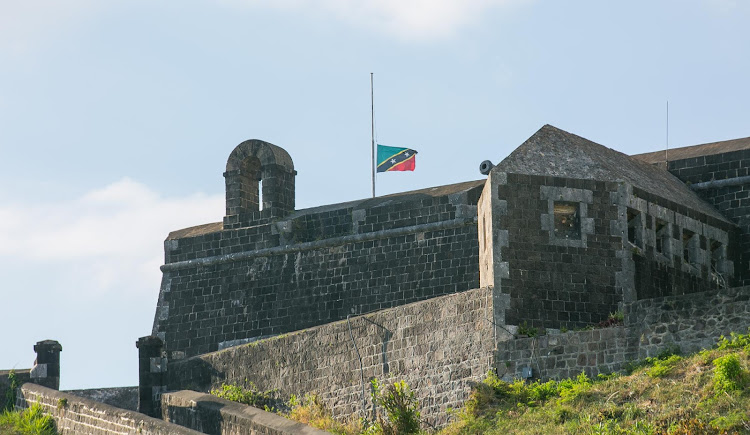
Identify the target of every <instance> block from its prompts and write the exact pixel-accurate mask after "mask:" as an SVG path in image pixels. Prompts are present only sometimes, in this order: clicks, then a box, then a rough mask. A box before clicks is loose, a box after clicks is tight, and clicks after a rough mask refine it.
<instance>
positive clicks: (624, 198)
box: [141, 125, 750, 426]
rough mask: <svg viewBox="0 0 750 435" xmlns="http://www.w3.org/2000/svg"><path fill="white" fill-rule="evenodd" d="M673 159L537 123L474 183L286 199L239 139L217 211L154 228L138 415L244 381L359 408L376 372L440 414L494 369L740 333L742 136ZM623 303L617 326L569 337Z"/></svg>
mask: <svg viewBox="0 0 750 435" xmlns="http://www.w3.org/2000/svg"><path fill="white" fill-rule="evenodd" d="M669 154H670V156H672V157H671V159H669V163H668V164H666V165H665V163H664V162H665V160H664V159H662V156H665V155H666V153H664V152H657V153H650V154H644V155H639V156H632V157H631V156H627V155H625V154H622V153H619V152H617V151H614V150H612V149H609V148H606V147H604V146H602V145H599V144H596V143H594V142H591V141H589V140H587V139H584V138H582V137H579V136H576V135H573V134H570V133H567V132H565V131H562V130H560V129H557V128H555V127H552V126H549V125H547V126H544V127H542V128H541V129H540V130H539V131H537V132H536V133H535V134H534V135H533V136H531V137H530V138H529V139H528V140H527V141H526V142H524V143H523V144H522V145H521V146H519V147H518V148H517V149H516V150H515V151H513V152H512V153H511V154H510V155H509V156H507V157H506V158H505V159H503V160H502V161H501V162H500V163H499V164H498V165H497V166H494V167H492V165H491V164H489V165H487V164H484V163H483V170H482V173H483V174H486V175H487V179H485V180H479V181H472V182H466V183H459V184H454V185H449V186H440V187H435V188H430V189H423V190H419V191H414V192H406V193H401V194H395V195H389V196H384V197H379V198H373V199H366V200H359V201H352V202H347V203H342V204H334V205H328V206H322V207H316V208H311V209H305V210H295V208H294V202H295V201H294V191H295V188H294V178H295V175H296V171H295V170H294V165H293V163H292V159H291V157H290V156H289V154H288V153H286V151H284V150H283V149H281V148H280V147H277V146H275V145H272V144H269V143H266V142H262V141H258V140H251V141H247V142H243V143H242V144H240V145H239V146H237V148H235V150H234V151H232V153H231V155H230V157H229V159H228V161H227V167H226V172H225V173H224V177H225V180H226V189H227V190H226V195H227V196H226V198H227V207H226V216H225V217H224V219H223V221H222V222H217V223H210V224H206V225H201V226H197V227H192V228H186V229H183V230H179V231H174V232H172V233H171V234H170V235H169V237H168V238H167V240H166V241H165V244H164V247H165V264H164V266H162V271H163V280H162V285H161V291H160V295H159V301H158V305H157V309H156V314H155V319H154V327H153V332H152V334H153V336H152V337H150V338H148V340H159V343H162V344H163V347H162V348H161V351H160V352H161V353H162V355H161V356H160V357H159V358H164V357H166V361H165V362H164V364H163V365H161V366H159V367H160V370H162V372H160V374H159V375H158V376H161V380H160V381H155V382H156V383H154V382H152V383H151V384H149V385H148V388H149V389H144V385H142V386H141V390H142V391H141V395H142V400H143V401H144V409H147V408H148V409H152V411H151V412H157V410H158V409H157V407H158V406H159V400H158V399H159V395H160V392H161V391H164V390H176V389H193V390H198V391H202V392H207V391H209V390H210V389H211V388H215V387H217V386H219V385H221V384H222V383H238V384H244V383H246V382H253V383H254V384H255V385H257V386H258V387H259V388H261V389H271V388H275V389H278V390H279V391H280V392H281V393H283V394H286V395H291V394H296V395H299V394H304V393H310V392H314V393H316V394H318V396H319V397H320V398H321V400H323V401H324V402H325V403H326V404H327V405H328V406H329V407H330V408H331V409H333V411H334V413H335V415H336V416H339V417H347V416H349V417H353V416H362V415H365V414H367V413H370V412H372V404H371V403H368V397H369V395H368V394H364V395H363V380H364V381H365V382H364V383H365V384H366V383H367V381H369V379H371V378H373V377H377V378H381V379H385V380H389V381H391V380H399V379H404V380H407V382H409V383H410V385H412V386H413V388H414V389H415V391H416V394H417V397H419V398H420V403H421V406H422V412H423V415H424V416H425V418H426V422H427V424H428V425H435V426H440V425H443V424H445V423H446V422H447V417H446V410H447V408H448V407H455V406H460V405H461V403H463V401H464V400H465V399H466V398H467V397H468V396H467V394H468V392H469V387H470V385H471V384H472V383H473V382H478V381H479V380H480V379H481V378H482V377H483V376H484V375H485V374H486V372H487V371H488V370H495V371H497V372H498V374H499V375H500V376H503V377H506V378H508V379H510V378H514V377H516V378H517V377H523V378H528V379H548V378H560V377H567V376H575V375H576V374H578V373H580V372H582V371H583V372H585V373H587V374H589V375H591V376H593V375H596V374H597V373H605V372H610V371H614V370H619V369H621V368H622V367H623V366H624V364H625V363H627V362H628V361H631V360H633V359H637V358H642V357H645V356H650V355H654V354H655V353H658V352H659V351H660V349H663V348H664V347H665V346H669V345H678V346H682V347H684V348H685V349H686V350H687V349H690V350H692V349H694V348H696V346H707V345H710V344H711V343H712V340H715V339H716V338H717V337H718V336H719V335H721V334H725V333H728V332H730V331H731V330H733V329H734V330H744V329H745V328H747V326H748V325H750V311H748V308H749V307H748V305H747V294H748V287H735V286H737V285H743V284H747V283H748V282H747V279H748V277H750V275H749V274H748V263H750V202H748V201H750V197H748V198H746V196H747V195H750V193H747V192H745V193H747V195H746V194H745V193H743V192H744V190H745V189H746V188H747V186H750V184H749V183H750V178H748V169H747V168H746V167H750V139H738V140H734V141H727V142H718V143H715V144H706V145H699V146H696V147H687V148H678V149H673V150H669ZM667 168H668V170H665V169H667ZM747 189H748V192H750V188H747ZM261 203H262V204H261ZM714 305H717V306H714ZM615 312H622V313H624V317H625V324H624V325H622V326H617V327H612V328H607V329H595V330H593V331H582V332H566V333H562V332H561V331H565V330H570V329H576V328H584V327H587V326H590V325H595V324H597V323H599V322H602V321H604V320H606V319H607V318H608V317H609V316H610V315H612V314H613V313H615ZM530 329H535V330H536V331H538V332H539V333H540V334H541V335H540V336H538V337H531V338H524V337H523V336H520V333H521V332H526V331H528V330H530ZM144 339H146V338H144ZM151 358H157V357H156V356H153V357H151ZM144 361H145V360H144ZM159 361H161V360H159ZM164 367H166V369H164ZM153 368H154V366H153V364H151V366H150V370H152V371H153ZM164 370H165V371H164ZM149 376H151V378H149V379H151V380H152V381H153V380H154V379H155V378H154V377H153V376H156V375H149ZM363 396H364V399H363ZM146 402H148V403H146Z"/></svg>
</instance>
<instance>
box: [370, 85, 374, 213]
mask: <svg viewBox="0 0 750 435" xmlns="http://www.w3.org/2000/svg"><path fill="white" fill-rule="evenodd" d="M372 89H373V73H370V125H371V126H372V131H371V133H372V136H371V137H372V153H371V156H372V162H371V165H370V166H371V167H372V197H373V198H375V96H374V93H373V90H372Z"/></svg>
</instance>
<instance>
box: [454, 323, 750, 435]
mask: <svg viewBox="0 0 750 435" xmlns="http://www.w3.org/2000/svg"><path fill="white" fill-rule="evenodd" d="M749 367H750V331H749V333H748V334H732V335H731V336H730V337H729V338H725V337H722V338H721V339H720V340H719V342H718V344H717V346H716V347H715V348H714V349H711V350H704V351H701V352H699V353H696V354H694V355H691V356H687V357H681V356H679V355H675V349H667V351H665V352H664V353H662V354H660V355H658V356H657V357H654V358H648V359H646V360H644V361H642V362H639V363H638V364H633V365H631V366H630V368H629V370H631V371H630V372H629V373H627V372H626V374H613V375H609V376H600V377H599V378H597V379H594V380H592V379H589V378H588V377H587V376H586V375H585V374H581V375H579V376H578V377H577V378H575V379H565V380H562V381H548V382H544V383H542V382H539V381H537V382H533V383H524V382H523V381H520V380H519V381H515V382H504V381H502V380H500V379H498V378H497V376H495V375H494V373H490V374H488V376H487V378H486V379H485V380H484V381H483V382H482V383H480V384H479V385H477V386H476V387H475V388H474V389H473V390H472V394H471V398H470V400H468V401H467V403H466V405H465V407H464V408H463V409H462V410H460V411H458V412H456V416H457V421H456V422H454V423H453V424H452V425H451V426H449V427H448V428H446V429H445V430H443V431H442V434H443V435H452V434H485V433H487V434H509V433H511V434H512V433H515V434H526V433H545V434H724V433H750V371H749V370H748V368H749Z"/></svg>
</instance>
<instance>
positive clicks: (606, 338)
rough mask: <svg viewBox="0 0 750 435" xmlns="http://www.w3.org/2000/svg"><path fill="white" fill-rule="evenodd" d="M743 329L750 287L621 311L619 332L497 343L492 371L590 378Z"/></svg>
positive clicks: (748, 318) (749, 320)
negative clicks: (632, 362) (580, 374)
mask: <svg viewBox="0 0 750 435" xmlns="http://www.w3.org/2000/svg"><path fill="white" fill-rule="evenodd" d="M748 327H750V286H748V287H737V288H733V289H725V290H720V291H715V292H714V291H712V292H702V293H693V294H689V295H680V296H667V297H661V298H654V299H646V300H642V301H637V302H634V303H632V304H628V305H627V306H626V307H625V325H622V326H617V327H610V328H602V329H594V330H590V331H574V332H566V333H563V334H550V335H544V336H541V337H534V338H518V339H514V340H510V341H505V342H499V343H498V350H497V352H496V354H495V361H496V368H497V372H498V375H499V376H500V377H503V378H505V379H508V380H509V379H513V378H523V371H524V368H529V367H530V368H531V369H532V375H533V378H535V379H542V380H546V379H562V378H566V377H574V376H577V375H578V374H579V373H581V372H585V373H586V375H588V376H589V377H593V376H596V375H597V374H600V373H611V372H614V371H618V370H621V369H623V368H624V366H625V364H627V363H628V362H630V361H638V360H641V359H644V358H647V357H653V356H656V355H658V354H659V353H660V352H662V351H664V350H666V349H668V348H670V347H674V346H678V347H679V348H680V350H681V351H682V352H683V353H692V352H696V351H698V350H700V349H708V348H711V347H713V346H714V345H715V344H716V341H717V340H718V338H719V337H720V336H721V335H726V336H728V335H729V333H730V332H740V333H744V332H746V331H747V329H748Z"/></svg>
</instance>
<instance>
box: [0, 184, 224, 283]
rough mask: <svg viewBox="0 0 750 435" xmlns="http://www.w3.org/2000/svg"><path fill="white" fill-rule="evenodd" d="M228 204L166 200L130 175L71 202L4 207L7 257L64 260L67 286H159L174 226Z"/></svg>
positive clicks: (0, 215)
mask: <svg viewBox="0 0 750 435" xmlns="http://www.w3.org/2000/svg"><path fill="white" fill-rule="evenodd" d="M223 207H224V198H223V195H211V196H209V195H205V194H194V195H191V196H189V197H185V198H161V197H160V196H159V195H158V194H157V193H155V192H154V191H152V190H150V189H149V188H148V187H147V186H145V185H143V184H140V183H138V182H136V181H133V180H130V179H128V178H124V179H122V180H120V181H117V182H115V183H113V184H110V185H108V186H105V187H104V188H101V189H96V190H93V191H91V192H88V193H86V194H84V195H82V196H81V197H80V198H77V199H74V200H71V201H68V202H58V203H48V204H36V205H27V204H11V205H3V206H0V260H1V259H2V258H3V257H6V258H8V259H11V258H12V259H13V261H15V262H20V263H32V262H40V263H42V264H50V265H57V266H59V265H64V266H65V267H64V268H62V269H63V270H65V271H66V272H65V273H66V276H62V277H58V279H57V280H56V281H58V282H59V283H61V288H66V287H69V288H75V289H76V291H81V290H83V291H85V292H87V293H99V294H101V293H106V292H109V291H120V290H125V291H137V292H142V291H149V292H156V290H157V289H158V286H159V279H160V273H161V272H160V271H159V266H160V265H161V264H162V263H163V251H162V250H163V244H162V241H163V240H164V239H165V238H166V236H167V234H168V233H169V231H173V230H176V229H180V228H185V227H189V226H193V225H199V224H203V223H209V222H217V221H220V220H221V218H222V215H223ZM56 269H60V268H56ZM77 281H80V282H77ZM63 283H64V284H63ZM71 286H72V287H71Z"/></svg>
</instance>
